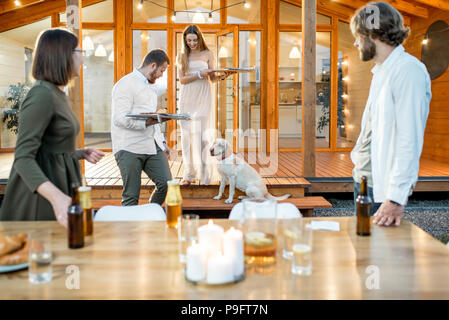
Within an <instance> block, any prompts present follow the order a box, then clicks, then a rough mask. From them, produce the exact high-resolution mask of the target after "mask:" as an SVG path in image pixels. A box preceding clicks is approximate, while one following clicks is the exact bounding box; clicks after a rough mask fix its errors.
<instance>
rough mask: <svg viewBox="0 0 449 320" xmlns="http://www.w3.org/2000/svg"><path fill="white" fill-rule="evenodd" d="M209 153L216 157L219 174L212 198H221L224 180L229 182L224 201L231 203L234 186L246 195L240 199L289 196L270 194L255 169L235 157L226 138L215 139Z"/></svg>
mask: <svg viewBox="0 0 449 320" xmlns="http://www.w3.org/2000/svg"><path fill="white" fill-rule="evenodd" d="M210 154H211V155H212V156H213V157H216V158H217V160H218V164H217V168H218V172H219V173H220V175H221V182H220V189H219V192H218V196H215V197H214V200H220V199H221V197H222V195H223V191H224V188H225V186H226V182H229V198H228V199H227V200H225V203H232V201H233V200H234V193H235V188H237V189H239V190H241V191H243V192H245V193H246V195H247V197H243V196H240V197H239V199H240V200H242V199H246V198H249V199H257V200H263V199H271V200H285V199H287V198H288V197H290V195H289V194H286V195H283V196H282V197H274V196H272V195H271V194H270V193H269V192H268V190H267V187H266V186H265V183H264V182H263V180H262V178H261V177H260V176H259V174H258V173H257V171H256V170H255V169H254V168H253V167H251V166H250V165H249V164H247V163H246V162H245V160H243V159H240V158H238V157H236V155H235V154H234V153H232V150H231V149H230V148H229V147H228V142H227V141H226V140H224V139H217V140H215V142H214V144H213V145H212V147H211V149H210Z"/></svg>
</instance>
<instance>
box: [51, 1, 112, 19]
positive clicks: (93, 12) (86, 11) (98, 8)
mask: <svg viewBox="0 0 449 320" xmlns="http://www.w3.org/2000/svg"><path fill="white" fill-rule="evenodd" d="M81 18H82V20H83V22H114V0H105V1H101V2H98V3H96V4H93V5H90V6H86V7H83V8H82V11H81ZM59 20H60V22H62V23H67V16H66V13H65V12H63V13H60V14H59Z"/></svg>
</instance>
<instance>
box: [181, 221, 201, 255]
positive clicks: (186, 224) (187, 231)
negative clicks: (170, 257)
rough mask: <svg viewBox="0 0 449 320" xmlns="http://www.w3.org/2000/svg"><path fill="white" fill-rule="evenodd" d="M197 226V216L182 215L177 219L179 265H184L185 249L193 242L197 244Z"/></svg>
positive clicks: (198, 222)
mask: <svg viewBox="0 0 449 320" xmlns="http://www.w3.org/2000/svg"><path fill="white" fill-rule="evenodd" d="M199 224H200V216H199V215H197V214H183V215H181V216H179V217H178V245H179V260H180V262H181V263H186V252H187V248H188V247H190V246H191V245H192V244H193V243H194V242H196V243H198V227H199Z"/></svg>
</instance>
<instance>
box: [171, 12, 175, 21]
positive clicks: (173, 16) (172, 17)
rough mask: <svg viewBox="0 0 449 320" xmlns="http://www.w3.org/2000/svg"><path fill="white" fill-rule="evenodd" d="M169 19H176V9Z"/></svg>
mask: <svg viewBox="0 0 449 320" xmlns="http://www.w3.org/2000/svg"><path fill="white" fill-rule="evenodd" d="M171 21H173V22H175V21H176V11H173V15H172V16H171Z"/></svg>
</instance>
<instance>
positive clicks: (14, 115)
mask: <svg viewBox="0 0 449 320" xmlns="http://www.w3.org/2000/svg"><path fill="white" fill-rule="evenodd" d="M29 90H30V85H29V84H28V83H20V82H19V83H17V84H12V85H10V86H9V89H8V93H7V94H6V102H5V103H4V109H3V117H2V121H3V123H6V128H7V129H8V130H10V131H11V132H13V133H15V134H17V132H18V130H19V108H20V105H21V103H22V101H23V99H24V98H25V96H26V95H27V93H28V91H29Z"/></svg>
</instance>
